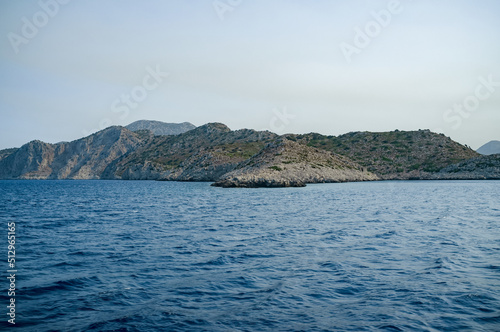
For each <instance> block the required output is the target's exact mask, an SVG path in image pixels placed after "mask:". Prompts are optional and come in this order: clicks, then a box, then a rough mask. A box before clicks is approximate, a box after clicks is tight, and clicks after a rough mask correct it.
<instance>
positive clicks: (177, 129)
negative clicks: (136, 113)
mask: <svg viewBox="0 0 500 332" xmlns="http://www.w3.org/2000/svg"><path fill="white" fill-rule="evenodd" d="M125 128H127V129H128V130H130V131H137V130H150V131H152V132H153V134H155V135H179V134H182V133H185V132H186V131H189V130H192V129H194V128H196V126H195V125H193V124H192V123H189V122H183V123H166V122H161V121H152V120H139V121H136V122H133V123H131V124H129V125H128V126H125Z"/></svg>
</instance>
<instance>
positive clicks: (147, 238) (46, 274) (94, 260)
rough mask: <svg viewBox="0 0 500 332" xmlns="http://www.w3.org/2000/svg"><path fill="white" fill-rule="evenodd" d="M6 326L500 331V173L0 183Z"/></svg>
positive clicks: (51, 328)
mask: <svg viewBox="0 0 500 332" xmlns="http://www.w3.org/2000/svg"><path fill="white" fill-rule="evenodd" d="M0 218H1V221H2V226H1V228H2V229H1V232H0V236H1V237H0V239H3V240H0V242H1V241H3V244H0V248H3V249H2V250H3V251H4V252H3V253H2V254H1V255H2V257H4V258H3V259H2V263H0V272H1V275H2V276H3V277H2V279H1V281H0V283H2V284H1V285H0V288H1V294H0V301H1V305H0V307H1V308H3V309H2V310H1V311H3V312H2V315H1V316H0V317H3V318H2V321H1V322H0V324H1V325H0V329H4V330H5V328H6V327H7V328H8V327H9V326H10V324H9V323H7V319H8V318H9V317H8V316H7V311H8V310H9V309H8V308H6V306H7V305H8V304H9V301H10V297H9V296H8V294H7V288H9V280H8V279H7V278H6V277H7V276H9V274H8V273H7V270H8V269H9V267H8V264H7V246H8V243H7V231H8V229H7V224H8V223H15V225H16V226H15V227H16V229H15V232H16V234H15V236H16V244H15V250H16V262H15V263H16V265H15V268H16V269H17V272H16V292H15V293H16V295H15V304H16V312H15V314H16V316H15V323H16V325H15V326H16V327H17V328H18V329H19V331H37V332H38V331H500V181H394V182H391V181H388V182H365V183H341V184H318V185H308V186H307V187H305V188H280V189H277V188H276V189H223V188H214V187H210V184H209V183H186V182H154V181H0Z"/></svg>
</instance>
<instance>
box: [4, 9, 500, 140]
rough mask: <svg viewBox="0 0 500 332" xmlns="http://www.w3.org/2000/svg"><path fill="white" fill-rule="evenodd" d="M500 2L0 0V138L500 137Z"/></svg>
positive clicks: (471, 138) (489, 138)
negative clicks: (143, 130) (216, 132)
mask: <svg viewBox="0 0 500 332" xmlns="http://www.w3.org/2000/svg"><path fill="white" fill-rule="evenodd" d="M499 18H500V2H499V1H497V0H491V1H488V0H482V1H472V0H470V1H460V0H447V1H446V0H444V1H437V0H413V1H410V0H407V1H404V0H401V1H378V0H369V1H368V0H366V1H361V0H359V1H357V0H354V1H353V0H343V1H340V0H339V1H334V0H329V1H327V0H317V1H306V0H288V1H286V0H215V1H213V0H206V1H205V0H198V1H196V0H192V1H187V0H177V1H176V0H168V1H166V0H165V1H162V0H158V1H154V0H149V1H148V0H136V1H127V0H120V1H118V0H115V1H113V0H108V1H103V0H85V1H83V0H72V1H70V0H64V1H63V0H59V1H56V0H41V1H28V0H18V1H1V2H0V35H1V36H2V38H1V39H0V112H1V113H0V115H1V121H0V149H1V148H7V147H18V146H21V145H22V144H24V143H26V142H28V141H30V140H33V139H40V140H43V141H46V142H51V143H55V142H58V141H69V140H74V139H77V138H80V137H82V136H84V135H86V134H90V133H91V132H95V131H97V130H99V129H102V128H104V127H106V126H108V125H111V124H115V125H126V124H128V123H131V122H133V121H136V120H139V119H150V120H160V121H165V122H184V121H189V122H192V123H193V124H195V125H202V124H204V123H207V122H223V123H225V124H226V125H228V126H229V127H230V128H231V129H240V128H253V129H257V130H261V129H270V130H272V131H275V132H278V133H280V134H281V133H285V132H294V133H306V132H319V133H322V134H328V135H339V134H343V133H346V132H350V131H388V130H394V129H400V130H416V129H431V130H433V131H438V132H443V133H445V134H446V135H447V136H450V137H451V138H452V139H454V140H456V141H458V142H460V143H462V144H468V145H470V146H472V147H473V148H478V147H479V146H481V145H482V144H484V143H486V142H488V141H490V140H494V139H496V140H500V130H499V124H500V19H499Z"/></svg>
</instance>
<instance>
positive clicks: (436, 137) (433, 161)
mask: <svg viewBox="0 0 500 332" xmlns="http://www.w3.org/2000/svg"><path fill="white" fill-rule="evenodd" d="M287 137H289V138H290V139H292V140H295V141H297V142H300V143H302V144H306V145H308V146H312V147H316V148H320V149H323V150H327V151H331V152H333V153H336V154H340V155H344V156H346V157H348V158H350V159H352V160H353V161H355V162H357V163H359V164H360V165H361V166H364V167H367V168H368V170H369V171H370V172H373V173H375V174H378V175H379V176H380V177H381V178H383V179H407V178H412V177H413V178H414V177H421V176H424V175H425V174H426V173H433V172H437V171H439V170H440V169H442V168H444V167H446V166H449V165H452V164H455V163H458V162H460V161H463V160H467V159H470V158H474V157H477V156H479V154H478V153H477V152H475V151H473V150H472V149H470V148H468V147H466V146H463V145H461V144H459V143H457V142H455V141H453V140H451V139H450V138H449V137H446V136H445V135H443V134H436V133H433V132H431V131H429V130H418V131H399V130H395V131H391V132H352V133H348V134H345V135H341V136H324V135H321V134H316V133H311V134H305V135H287Z"/></svg>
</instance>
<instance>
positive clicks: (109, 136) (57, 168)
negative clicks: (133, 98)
mask: <svg viewBox="0 0 500 332" xmlns="http://www.w3.org/2000/svg"><path fill="white" fill-rule="evenodd" d="M141 142H143V139H142V138H141V137H140V135H139V134H136V133H133V132H131V131H129V130H128V129H125V128H123V127H109V128H107V129H104V130H102V131H100V132H97V133H95V134H93V135H90V136H88V137H85V138H82V139H79V140H76V141H73V142H69V143H68V142H64V143H58V144H49V143H44V142H41V141H32V142H29V143H27V144H25V145H23V146H22V147H20V148H19V149H16V150H15V151H12V152H11V153H10V154H9V155H7V156H6V157H4V158H2V159H1V160H0V178H2V179H100V178H101V175H102V173H103V172H104V171H105V169H106V168H107V167H108V166H109V164H110V163H111V162H112V161H114V160H115V159H117V158H119V157H121V156H123V155H124V154H127V153H128V152H130V151H132V150H134V149H136V148H137V147H138V146H139V145H140V143H141Z"/></svg>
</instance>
